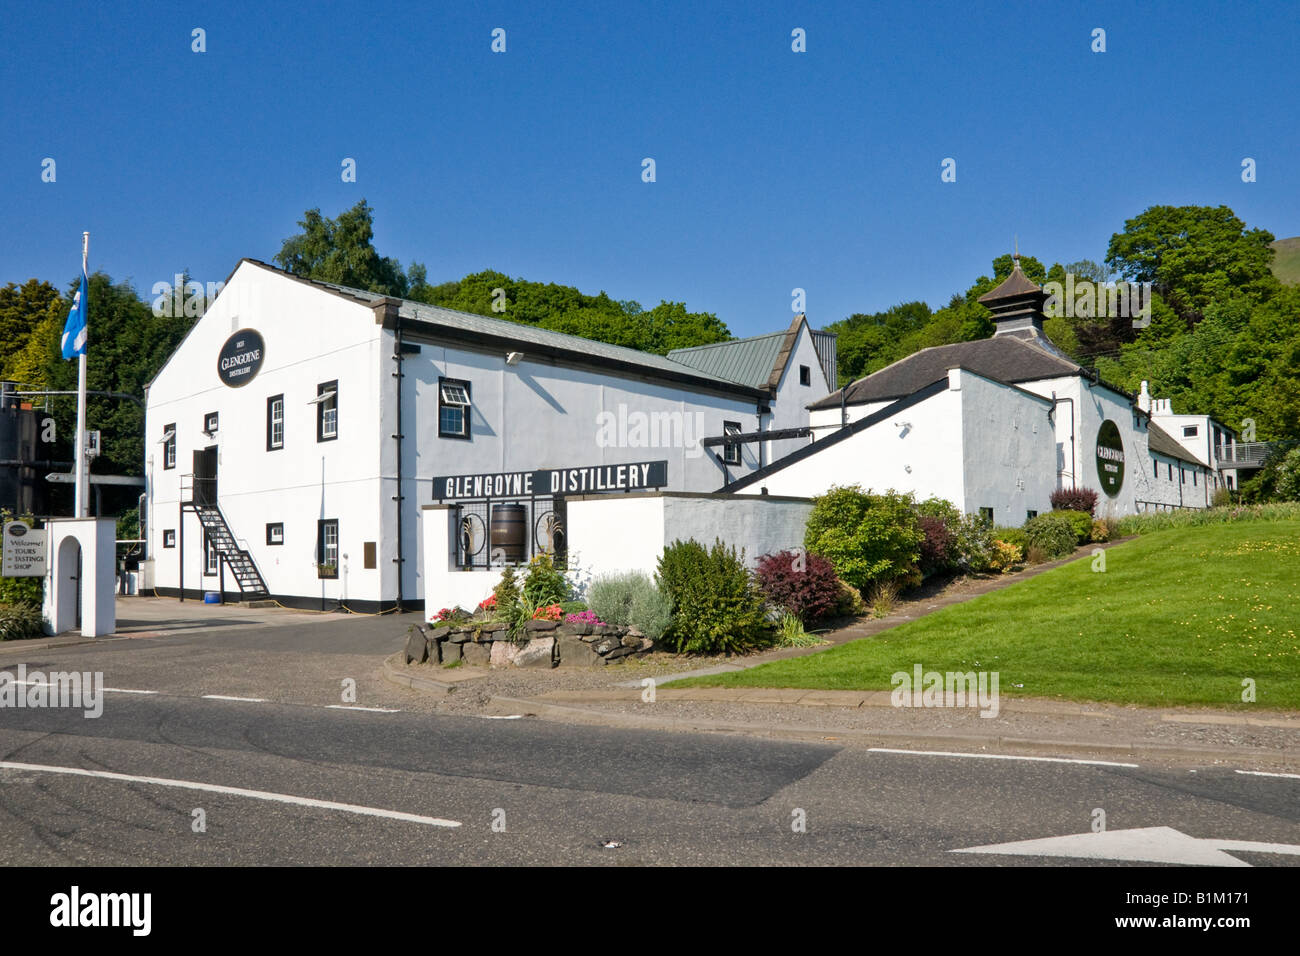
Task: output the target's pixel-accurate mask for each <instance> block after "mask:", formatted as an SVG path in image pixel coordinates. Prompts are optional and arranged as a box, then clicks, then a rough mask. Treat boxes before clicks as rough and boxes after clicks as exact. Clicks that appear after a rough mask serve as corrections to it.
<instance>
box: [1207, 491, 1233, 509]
mask: <svg viewBox="0 0 1300 956" xmlns="http://www.w3.org/2000/svg"><path fill="white" fill-rule="evenodd" d="M1231 505H1232V489H1231V488H1215V489H1214V497H1212V498H1211V499H1210V507H1212V508H1227V507H1230V506H1231Z"/></svg>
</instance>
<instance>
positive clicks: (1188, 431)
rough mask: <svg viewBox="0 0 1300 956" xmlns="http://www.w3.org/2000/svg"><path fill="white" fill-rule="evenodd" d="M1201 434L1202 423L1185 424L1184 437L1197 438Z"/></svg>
mask: <svg viewBox="0 0 1300 956" xmlns="http://www.w3.org/2000/svg"><path fill="white" fill-rule="evenodd" d="M1200 434H1201V426H1200V425H1184V426H1183V437H1184V438H1197V437H1199V436H1200Z"/></svg>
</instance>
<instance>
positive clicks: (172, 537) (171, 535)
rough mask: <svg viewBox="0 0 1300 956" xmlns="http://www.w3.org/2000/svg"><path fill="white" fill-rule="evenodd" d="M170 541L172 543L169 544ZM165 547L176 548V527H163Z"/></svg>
mask: <svg viewBox="0 0 1300 956" xmlns="http://www.w3.org/2000/svg"><path fill="white" fill-rule="evenodd" d="M168 542H171V543H170V544H169V543H168ZM163 547H164V548H174V547H176V529H175V528H163Z"/></svg>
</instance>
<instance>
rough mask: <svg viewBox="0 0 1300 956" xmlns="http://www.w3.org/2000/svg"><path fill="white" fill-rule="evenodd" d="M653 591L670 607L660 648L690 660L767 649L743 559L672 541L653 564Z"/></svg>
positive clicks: (716, 548) (768, 634) (759, 603)
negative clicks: (655, 568) (655, 581)
mask: <svg viewBox="0 0 1300 956" xmlns="http://www.w3.org/2000/svg"><path fill="white" fill-rule="evenodd" d="M658 570H659V574H658V585H659V590H661V591H663V592H664V594H665V595H667V597H668V599H669V600H670V601H671V602H672V609H673V617H672V625H671V626H670V627H669V629H668V632H667V633H666V634H665V635H664V640H665V642H666V643H667V644H668V645H669V646H670V647H673V648H675V649H676V650H678V651H684V652H686V653H690V654H720V653H727V654H738V653H743V652H745V651H749V650H752V649H754V648H756V647H760V646H764V645H767V644H770V643H771V641H772V639H773V635H772V628H771V625H770V624H769V623H768V621H767V617H766V615H765V613H764V610H763V598H762V595H761V594H760V593H759V591H758V588H757V586H756V585H755V583H754V579H753V576H752V575H751V574H750V573H749V569H748V568H746V567H745V563H744V554H743V552H742V553H741V554H740V555H737V554H736V549H735V548H734V547H727V546H725V545H723V543H722V542H721V541H715V542H714V544H713V548H712V549H710V550H706V549H705V547H704V546H703V545H702V544H700V543H699V542H698V541H694V540H692V541H674V542H673V543H672V545H671V546H670V547H667V548H664V553H663V556H662V557H661V558H660V559H659V568H658Z"/></svg>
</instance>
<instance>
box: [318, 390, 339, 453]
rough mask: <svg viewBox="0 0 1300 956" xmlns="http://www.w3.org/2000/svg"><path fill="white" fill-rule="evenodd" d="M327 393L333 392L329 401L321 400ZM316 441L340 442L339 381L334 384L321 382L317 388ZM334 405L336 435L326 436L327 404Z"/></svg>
mask: <svg viewBox="0 0 1300 956" xmlns="http://www.w3.org/2000/svg"><path fill="white" fill-rule="evenodd" d="M326 392H333V393H334V394H333V395H331V396H330V397H329V398H328V399H325V400H321V396H322V395H324V394H325V393H326ZM316 399H317V401H316V441H317V442H324V441H338V437H339V380H338V379H334V381H332V382H321V383H320V384H319V385H317V386H316ZM329 402H333V403H334V434H333V435H326V434H325V406H326V404H327V403H329Z"/></svg>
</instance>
